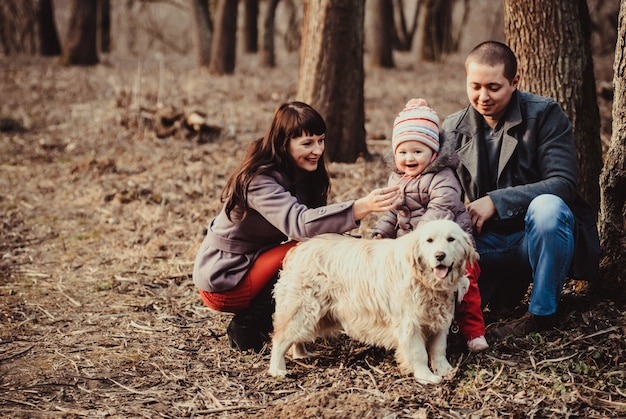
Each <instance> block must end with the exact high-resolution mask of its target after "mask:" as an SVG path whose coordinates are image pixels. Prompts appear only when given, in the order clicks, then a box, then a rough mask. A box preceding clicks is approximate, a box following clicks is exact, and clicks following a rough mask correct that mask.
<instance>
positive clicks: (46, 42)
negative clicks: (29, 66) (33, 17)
mask: <svg viewBox="0 0 626 419" xmlns="http://www.w3.org/2000/svg"><path fill="white" fill-rule="evenodd" d="M36 13H37V24H38V26H39V31H38V33H39V53H40V54H41V55H44V56H49V57H51V56H56V55H60V54H61V44H60V43H59V35H58V33H57V26H56V23H55V21H54V7H53V6H52V0H37V5H36Z"/></svg>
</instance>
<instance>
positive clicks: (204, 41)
mask: <svg viewBox="0 0 626 419" xmlns="http://www.w3.org/2000/svg"><path fill="white" fill-rule="evenodd" d="M189 5H190V8H191V14H192V19H191V21H192V27H193V36H192V39H193V48H194V52H195V55H196V64H197V65H198V66H199V67H205V66H208V65H209V63H210V62H211V35H212V33H213V24H212V22H211V13H210V11H209V2H208V1H207V0H189Z"/></svg>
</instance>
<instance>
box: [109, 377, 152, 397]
mask: <svg viewBox="0 0 626 419" xmlns="http://www.w3.org/2000/svg"><path fill="white" fill-rule="evenodd" d="M109 381H111V382H112V383H113V384H117V385H118V386H120V387H122V388H123V389H124V390H127V391H130V392H131V393H134V394H141V395H143V396H147V395H149V394H150V393H149V392H145V391H139V390H135V389H134V388H131V387H127V386H125V385H124V384H122V383H118V382H117V381H115V380H114V379H112V378H109Z"/></svg>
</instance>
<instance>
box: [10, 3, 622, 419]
mask: <svg viewBox="0 0 626 419" xmlns="http://www.w3.org/2000/svg"><path fill="white" fill-rule="evenodd" d="M287 3H289V2H286V1H285V2H280V3H279V5H278V8H277V18H276V33H277V35H276V66H275V67H273V68H260V67H259V65H258V57H257V56H256V54H253V53H246V52H245V51H243V50H242V47H241V43H240V44H238V45H239V47H238V50H237V57H236V58H237V61H236V68H235V71H234V73H233V74H231V75H225V76H216V75H214V74H211V73H210V72H208V71H207V70H206V69H205V68H202V67H199V66H198V65H197V60H196V57H195V56H194V55H193V54H192V41H191V38H190V33H189V32H190V31H189V27H190V11H189V8H188V6H187V3H184V2H182V1H175V0H170V1H160V2H158V1H125V2H122V1H113V2H111V6H112V8H111V11H112V15H111V20H112V36H111V50H110V52H109V53H108V54H101V55H100V62H99V64H97V65H94V66H86V67H83V66H62V65H60V64H59V61H58V57H42V56H39V55H37V54H28V53H20V54H17V53H6V51H5V54H4V55H0V69H1V70H2V71H1V72H0V74H1V75H0V92H1V93H0V94H1V98H2V100H1V101H0V122H1V123H0V128H1V129H0V218H1V224H0V257H1V258H0V324H1V325H2V327H1V328H0V414H2V416H3V417H20V418H25V417H84V416H88V417H151V418H152V417H281V418H283V417H284V418H289V417H294V418H295V417H298V418H307V417H311V418H313V417H333V418H343V417H355V416H363V417H389V418H422V417H502V416H508V417H622V416H625V415H626V353H625V350H626V342H625V341H624V334H625V332H626V320H625V314H626V312H625V311H624V308H623V307H622V306H620V305H617V304H616V303H614V302H613V301H612V300H611V299H605V298H599V297H598V296H595V295H593V293H590V292H589V291H588V289H587V288H586V287H585V286H584V284H583V285H582V286H581V284H579V283H576V282H572V283H571V284H568V286H567V289H566V292H565V295H564V297H563V302H562V304H561V308H560V310H559V313H558V315H559V327H557V328H556V329H555V330H553V331H550V332H547V333H542V334H540V335H539V334H533V335H530V336H528V337H526V338H521V339H507V340H505V341H502V342H493V343H492V348H491V349H490V350H489V351H487V352H485V353H482V354H479V355H468V354H467V353H465V352H464V351H463V348H462V345H460V344H459V342H458V339H456V337H454V336H453V337H452V338H451V342H450V348H449V352H450V360H451V362H452V364H453V365H455V366H456V367H457V372H456V375H455V377H454V378H453V379H452V380H450V381H447V382H445V383H444V384H442V385H440V386H422V385H419V384H417V383H415V381H414V380H413V379H412V378H411V377H410V376H406V375H403V374H401V373H400V372H399V371H398V369H397V366H396V365H395V361H394V360H393V354H391V353H388V352H386V351H383V350H381V349H379V348H371V347H366V346H363V345H360V344H359V343H358V342H354V341H351V340H350V339H347V338H345V337H339V338H337V339H331V340H327V341H319V342H316V344H315V345H314V346H313V348H312V349H314V350H315V351H317V352H318V354H319V356H318V357H317V358H316V359H314V360H307V361H304V362H298V363H294V362H290V363H289V366H290V369H291V370H292V371H293V376H292V377H289V378H286V379H283V380H276V379H273V378H271V377H269V376H268V375H267V374H266V369H267V364H268V361H269V356H268V353H267V352H266V353H262V354H258V355H256V354H242V353H238V352H236V351H233V350H232V349H231V348H230V347H229V346H228V342H227V339H226V336H225V325H226V324H227V323H228V321H229V320H230V318H229V316H228V315H224V314H220V313H214V312H212V311H211V310H209V309H208V308H206V307H205V306H204V305H203V304H202V302H201V301H200V299H199V298H198V294H197V291H196V289H195V288H194V286H193V283H192V281H191V277H190V274H191V269H192V265H193V258H194V256H195V252H196V250H197V248H198V245H199V244H200V241H201V240H202V238H203V236H204V231H205V230H204V229H205V228H206V223H207V222H208V221H209V219H210V218H211V217H212V216H214V215H215V214H216V212H217V211H218V210H219V208H220V206H221V205H220V203H219V199H218V197H219V193H220V192H221V189H222V187H223V186H224V184H225V181H226V178H227V176H228V174H229V173H230V171H231V170H232V169H233V168H234V166H235V165H236V163H237V162H238V161H239V159H240V157H241V155H242V152H243V150H244V148H245V146H246V145H247V144H249V142H250V141H251V140H252V139H254V138H256V137H258V136H260V135H262V133H263V131H264V130H265V129H266V127H267V124H268V123H269V120H270V118H271V115H272V112H273V110H274V108H275V107H276V105H277V104H278V103H280V102H282V101H285V100H291V99H294V98H295V94H296V86H297V68H298V64H299V57H298V50H297V43H295V44H294V42H296V41H294V39H296V40H297V30H295V29H294V27H292V26H291V24H290V23H289V22H292V19H294V16H295V18H296V21H297V19H298V16H299V15H298V13H300V9H299V8H298V7H294V8H293V9H291V8H289V7H288V5H287ZM7 4H11V3H5V4H4V5H3V6H6V5H7ZM262 4H265V2H262ZM292 4H295V5H296V6H297V4H298V2H294V3H292ZM459 4H461V5H468V4H470V7H471V10H472V13H471V14H470V17H469V21H468V24H467V26H466V27H467V28H468V32H467V33H466V34H463V36H462V38H461V42H460V45H459V46H460V47H459V51H458V52H457V53H454V54H450V55H447V56H445V57H443V59H442V60H441V61H439V62H427V61H426V62H424V61H420V60H418V59H417V58H416V54H415V51H404V52H394V60H395V67H394V68H393V69H383V68H375V67H372V66H369V65H367V64H366V67H365V73H366V74H365V86H364V92H365V110H366V120H365V130H366V133H367V136H366V139H367V147H368V150H369V152H370V153H371V154H372V159H359V160H358V161H357V162H355V163H330V164H329V170H330V173H331V175H332V178H333V194H332V200H333V201H340V200H346V199H354V198H357V197H359V196H362V195H363V194H365V193H367V192H368V191H369V190H371V189H372V188H375V187H379V186H382V185H384V184H385V182H386V179H387V175H388V169H387V168H386V167H385V166H384V164H382V162H381V161H380V159H379V156H380V155H381V154H383V153H385V152H386V151H387V148H388V147H389V138H390V132H391V122H392V121H393V118H394V117H395V114H396V113H397V112H398V111H399V110H400V109H401V108H402V106H403V105H404V103H405V102H406V101H407V100H408V99H410V98H411V97H424V98H426V99H427V100H428V101H429V103H430V104H431V105H432V106H433V107H434V108H435V109H437V111H438V112H439V114H440V116H441V117H442V119H443V118H444V117H445V115H447V114H449V113H451V112H453V111H455V110H457V109H459V108H461V107H463V106H465V105H466V103H467V100H466V97H465V89H464V74H463V59H464V54H465V53H466V52H467V51H468V49H469V48H471V47H472V46H473V45H474V44H475V43H477V42H479V41H482V40H484V39H488V38H489V39H491V38H495V39H500V40H502V39H503V34H502V26H501V22H500V20H499V19H501V10H500V9H499V8H498V6H495V3H494V2H491V1H487V0H483V1H473V2H470V3H468V2H465V3H459ZM498 4H499V3H498ZM589 5H590V11H592V12H593V13H592V17H593V18H594V22H595V23H596V27H597V30H596V31H595V32H594V37H593V39H592V41H593V45H594V70H595V76H596V84H597V88H598V91H597V93H598V107H599V109H600V114H601V139H602V142H603V144H604V148H605V149H606V147H607V146H608V144H609V142H610V138H611V122H612V115H611V109H612V105H613V101H612V96H611V93H612V89H611V85H612V79H613V56H614V49H612V48H610V47H608V46H607V45H610V44H611V42H612V43H613V45H614V43H615V40H614V35H611V34H612V33H613V32H611V31H612V29H611V28H615V27H616V26H611V25H616V2H612V1H596V2H592V1H589ZM69 6H70V2H69V1H59V0H57V1H54V7H55V14H56V19H57V20H56V21H57V25H58V26H57V27H58V29H59V38H60V39H61V40H63V39H65V33H66V31H67V30H68V19H69ZM0 25H2V26H0V29H2V28H7V25H8V23H7V21H6V20H0ZM0 32H1V33H4V32H3V31H2V30H0ZM607 39H609V41H607ZM367 54H368V52H367V50H366V57H367ZM191 115H196V117H197V118H200V119H199V121H200V122H197V121H198V119H196V122H197V123H198V127H199V128H198V129H196V127H194V125H193V124H190V123H188V122H187V117H189V116H191ZM375 220H376V218H375V217H370V218H368V219H366V220H365V222H364V223H363V225H362V226H361V228H360V229H359V230H358V231H355V232H354V233H355V234H362V235H366V234H368V232H369V230H370V229H371V227H372V226H373V223H374V222H375ZM488 314H489V313H487V315H488Z"/></svg>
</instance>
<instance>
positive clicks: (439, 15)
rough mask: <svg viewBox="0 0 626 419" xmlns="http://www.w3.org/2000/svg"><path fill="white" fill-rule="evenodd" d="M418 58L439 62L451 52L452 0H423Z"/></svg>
mask: <svg viewBox="0 0 626 419" xmlns="http://www.w3.org/2000/svg"><path fill="white" fill-rule="evenodd" d="M421 7H422V10H421V12H420V24H419V31H420V35H419V39H420V41H421V42H420V43H419V44H418V60H419V61H433V62H439V61H441V60H442V58H443V57H444V56H445V54H447V53H449V52H451V50H452V47H453V44H454V43H453V42H452V0H425V1H423V2H421Z"/></svg>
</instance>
